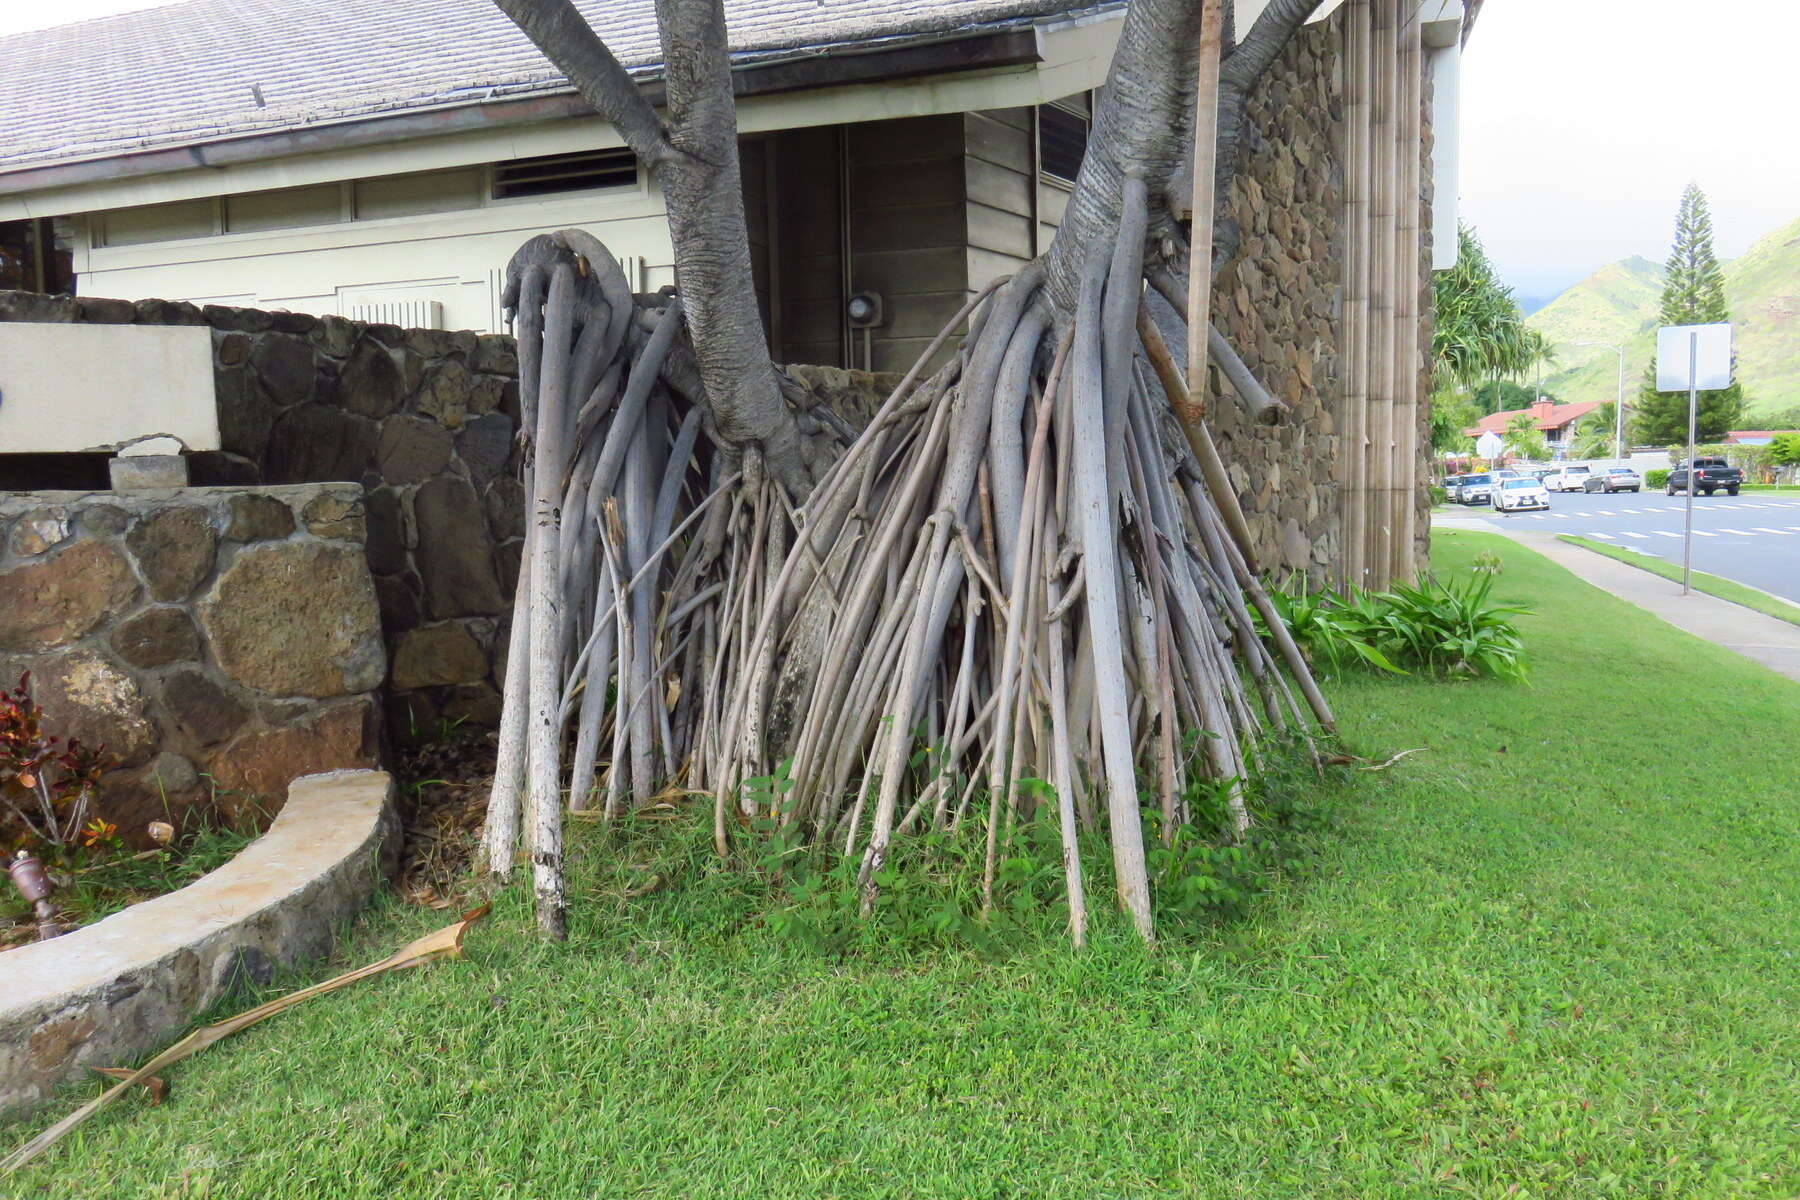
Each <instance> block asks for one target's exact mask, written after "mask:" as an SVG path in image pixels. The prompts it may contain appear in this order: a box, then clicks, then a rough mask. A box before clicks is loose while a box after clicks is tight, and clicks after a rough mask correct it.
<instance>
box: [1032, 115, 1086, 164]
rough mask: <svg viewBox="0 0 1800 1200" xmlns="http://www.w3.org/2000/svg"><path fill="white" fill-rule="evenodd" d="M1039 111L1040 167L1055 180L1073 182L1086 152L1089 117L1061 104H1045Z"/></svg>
mask: <svg viewBox="0 0 1800 1200" xmlns="http://www.w3.org/2000/svg"><path fill="white" fill-rule="evenodd" d="M1037 111H1038V166H1039V169H1040V170H1042V171H1043V173H1044V174H1046V175H1048V176H1050V177H1051V178H1052V179H1060V180H1062V181H1063V182H1065V183H1074V182H1075V176H1076V175H1077V174H1078V173H1080V171H1081V158H1082V155H1083V154H1085V153H1086V152H1087V140H1088V119H1087V117H1085V116H1084V115H1082V114H1081V113H1078V112H1076V111H1074V110H1073V109H1071V108H1068V107H1066V106H1064V105H1062V104H1046V105H1043V106H1041V107H1040V108H1039V109H1038V110H1037Z"/></svg>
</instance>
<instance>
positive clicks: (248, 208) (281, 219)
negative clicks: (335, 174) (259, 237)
mask: <svg viewBox="0 0 1800 1200" xmlns="http://www.w3.org/2000/svg"><path fill="white" fill-rule="evenodd" d="M343 219H344V194H343V190H342V189H341V188H340V187H339V186H338V185H337V184H335V183H322V184H319V185H318V186H316V187H297V188H278V189H276V190H275V191H272V192H245V193H243V194H242V195H239V196H228V197H226V198H225V229H226V232H228V233H256V232H259V231H261V230H266V229H291V228H293V227H294V226H296V225H327V224H330V223H331V222H333V221H341V220H343Z"/></svg>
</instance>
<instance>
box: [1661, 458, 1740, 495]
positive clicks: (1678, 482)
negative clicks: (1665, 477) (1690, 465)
mask: <svg viewBox="0 0 1800 1200" xmlns="http://www.w3.org/2000/svg"><path fill="white" fill-rule="evenodd" d="M1743 482H1744V473H1743V472H1742V471H1740V470H1738V469H1737V468H1736V467H1734V466H1732V465H1731V464H1730V463H1728V462H1726V461H1725V460H1724V459H1722V458H1696V459H1695V460H1694V490H1695V491H1697V492H1703V493H1705V494H1706V495H1708V496H1710V495H1712V494H1713V493H1714V492H1716V491H1718V490H1719V489H1720V488H1723V489H1725V494H1726V495H1727V496H1735V495H1737V494H1738V488H1739V487H1740V486H1741V485H1742V484H1743ZM1664 490H1665V491H1666V492H1667V494H1668V495H1671V496H1679V495H1680V494H1681V493H1683V492H1685V491H1687V490H1688V473H1687V464H1685V463H1676V464H1675V469H1674V470H1673V471H1670V472H1669V482H1668V484H1667V486H1666V487H1665V488H1664Z"/></svg>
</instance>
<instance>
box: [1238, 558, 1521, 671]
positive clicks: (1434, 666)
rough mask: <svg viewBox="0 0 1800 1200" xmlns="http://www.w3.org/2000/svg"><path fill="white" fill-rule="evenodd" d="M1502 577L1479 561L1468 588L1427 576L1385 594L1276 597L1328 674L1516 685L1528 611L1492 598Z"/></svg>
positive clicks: (1293, 592) (1297, 592) (1298, 591)
mask: <svg viewBox="0 0 1800 1200" xmlns="http://www.w3.org/2000/svg"><path fill="white" fill-rule="evenodd" d="M1497 574H1498V570H1497V569H1495V566H1490V565H1487V564H1483V563H1480V562H1478V563H1477V564H1476V566H1475V569H1474V570H1473V571H1472V573H1471V576H1470V577H1469V578H1468V579H1467V580H1465V581H1463V582H1455V581H1451V582H1445V581H1444V580H1442V579H1440V578H1438V577H1437V576H1435V575H1428V576H1426V577H1425V579H1423V580H1422V581H1421V582H1419V583H1416V584H1395V585H1394V586H1393V587H1391V588H1389V589H1387V590H1386V591H1380V592H1371V591H1364V590H1361V589H1351V590H1350V591H1349V592H1347V593H1338V592H1335V591H1332V590H1330V589H1324V590H1319V591H1306V590H1304V589H1303V588H1301V587H1295V588H1291V589H1289V590H1287V591H1281V592H1276V593H1273V594H1272V598H1273V599H1274V602H1275V605H1276V607H1277V609H1278V610H1279V611H1280V613H1281V614H1282V616H1283V618H1284V619H1285V620H1286V622H1287V624H1288V627H1289V628H1291V629H1292V630H1293V635H1294V637H1295V639H1296V640H1297V641H1298V642H1299V643H1300V645H1301V647H1302V648H1303V649H1304V650H1305V652H1306V654H1307V656H1308V658H1309V659H1310V661H1311V662H1312V663H1313V664H1314V666H1315V667H1316V668H1317V669H1318V670H1319V671H1320V672H1321V673H1322V674H1326V675H1340V674H1343V673H1344V672H1345V670H1346V669H1347V668H1350V667H1374V668H1377V669H1379V670H1382V671H1388V672H1392V673H1394V674H1405V673H1407V671H1408V670H1409V669H1410V670H1418V671H1424V672H1427V673H1433V674H1443V675H1449V676H1458V675H1461V676H1468V677H1471V678H1473V677H1490V678H1495V679H1509V680H1513V681H1515V682H1516V681H1519V680H1523V679H1524V677H1525V644H1524V638H1523V637H1522V636H1521V635H1520V633H1519V629H1518V625H1517V623H1516V622H1515V621H1514V620H1513V618H1515V617H1517V616H1520V615H1522V614H1524V613H1526V612H1528V611H1529V610H1527V609H1525V608H1523V607H1521V606H1519V605H1516V604H1498V603H1494V602H1492V601H1491V600H1490V592H1491V591H1492V589H1493V584H1494V578H1495V576H1496V575H1497Z"/></svg>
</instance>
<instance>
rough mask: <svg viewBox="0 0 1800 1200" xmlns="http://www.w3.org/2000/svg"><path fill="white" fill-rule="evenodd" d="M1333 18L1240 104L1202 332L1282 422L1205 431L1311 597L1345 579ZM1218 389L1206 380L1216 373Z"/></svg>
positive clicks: (1262, 551) (1423, 469)
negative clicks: (1216, 334)
mask: <svg viewBox="0 0 1800 1200" xmlns="http://www.w3.org/2000/svg"><path fill="white" fill-rule="evenodd" d="M1343 20H1344V18H1343V13H1342V11H1341V10H1340V12H1339V13H1338V14H1337V15H1334V16H1333V17H1331V18H1330V19H1328V20H1325V21H1321V22H1319V23H1317V24H1314V25H1308V26H1306V27H1305V28H1304V29H1303V30H1302V31H1301V32H1300V34H1299V35H1298V36H1296V37H1295V38H1294V40H1293V42H1292V43H1291V44H1289V46H1288V47H1287V48H1286V50H1285V51H1284V52H1283V54H1282V56H1281V58H1279V59H1278V60H1277V61H1276V62H1275V63H1274V64H1273V65H1272V66H1271V67H1270V69H1269V71H1268V72H1267V73H1266V74H1265V75H1264V77H1263V79H1262V81H1261V82H1260V83H1259V84H1258V86H1257V88H1256V90H1255V92H1253V93H1252V94H1251V97H1250V104H1249V108H1248V111H1247V114H1246V121H1245V125H1246V129H1245V131H1244V159H1243V162H1242V163H1241V165H1240V168H1239V172H1238V176H1237V179H1236V182H1235V185H1234V187H1233V189H1232V192H1231V194H1230V195H1229V196H1227V197H1221V200H1220V205H1221V207H1220V214H1219V215H1220V219H1221V220H1222V221H1232V222H1235V223H1236V224H1237V226H1238V228H1239V230H1240V231H1241V241H1240V242H1239V244H1238V247H1237V251H1236V253H1235V254H1233V256H1232V257H1231V258H1230V259H1229V260H1227V261H1226V262H1225V263H1224V264H1223V265H1222V266H1221V267H1220V270H1219V273H1218V275H1217V277H1216V279H1215V285H1214V286H1215V290H1214V301H1213V322H1214V324H1216V325H1217V326H1218V327H1219V330H1220V332H1221V333H1223V334H1224V335H1225V337H1226V339H1227V340H1228V341H1229V342H1230V343H1231V344H1232V346H1234V347H1235V348H1236V349H1237V351H1238V353H1239V354H1240V355H1242V356H1243V359H1244V362H1245V363H1246V364H1247V365H1248V366H1249V367H1250V370H1251V371H1252V372H1253V373H1254V374H1255V375H1256V376H1257V378H1258V379H1260V380H1261V381H1262V382H1263V384H1264V385H1265V386H1266V387H1267V388H1268V389H1269V391H1270V393H1271V394H1272V395H1274V396H1276V397H1277V398H1278V399H1281V400H1283V401H1285V402H1286V403H1287V404H1288V405H1289V406H1290V407H1291V409H1292V412H1291V414H1290V417H1289V419H1288V421H1287V422H1286V423H1285V424H1283V425H1279V426H1273V427H1270V426H1254V425H1251V424H1249V423H1248V422H1247V421H1245V420H1244V419H1243V413H1242V410H1241V409H1240V408H1239V407H1238V406H1237V404H1236V401H1235V400H1234V399H1233V398H1232V397H1231V396H1230V395H1223V396H1217V397H1216V399H1215V400H1214V405H1215V408H1214V411H1215V417H1214V421H1213V427H1214V430H1215V431H1216V435H1217V437H1218V438H1219V441H1220V453H1221V454H1222V455H1223V456H1224V458H1225V460H1226V463H1227V468H1228V470H1229V472H1230V474H1231V478H1232V480H1233V482H1234V483H1235V484H1236V485H1237V490H1238V497H1239V500H1240V501H1241V502H1242V504H1243V506H1244V511H1245V515H1246V516H1247V517H1248V518H1249V521H1250V528H1251V532H1252V534H1253V535H1254V536H1255V538H1256V541H1257V553H1258V557H1259V560H1260V561H1261V563H1262V564H1263V566H1264V567H1265V568H1266V569H1267V570H1268V572H1269V573H1270V574H1271V575H1272V576H1273V577H1274V578H1275V579H1276V580H1277V581H1278V582H1279V581H1282V580H1284V579H1285V578H1286V577H1288V576H1290V575H1292V574H1294V573H1296V572H1298V573H1301V574H1304V575H1305V576H1306V577H1307V579H1308V580H1309V582H1310V583H1311V584H1312V585H1313V586H1323V585H1325V584H1328V583H1334V582H1337V581H1338V579H1339V578H1340V576H1341V570H1340V567H1341V565H1342V544H1341V543H1342V532H1343V531H1342V525H1341V519H1342V514H1341V513H1340V511H1339V485H1340V456H1341V446H1340V441H1339V436H1338V435H1339V430H1338V420H1339V416H1340V413H1341V404H1340V401H1341V399H1342V397H1343V389H1344V376H1343V369H1342V358H1341V349H1342V347H1341V343H1340V338H1341V336H1342V331H1343V330H1342V320H1343V286H1344V252H1345V236H1344V229H1343V225H1344V220H1343V217H1344V161H1343V153H1344V136H1345V128H1344V99H1343V86H1344V80H1343V74H1344V58H1343ZM1430 86H1431V73H1430V72H1429V71H1426V72H1425V77H1424V91H1423V95H1422V99H1423V102H1424V113H1423V118H1422V135H1423V143H1424V151H1423V154H1424V161H1423V164H1422V167H1421V173H1420V179H1421V185H1422V188H1423V194H1422V196H1421V203H1422V208H1421V213H1420V242H1421V246H1420V262H1419V272H1420V274H1419V279H1420V285H1419V286H1420V292H1419V310H1418V311H1419V313H1420V314H1421V316H1420V330H1419V348H1420V358H1419V371H1420V384H1419V413H1418V417H1419V428H1420V429H1421V430H1422V431H1423V432H1422V435H1421V445H1420V457H1419V462H1420V471H1419V478H1420V479H1421V480H1429V478H1430V474H1429V463H1430V443H1431V432H1430V429H1431V414H1430V404H1429V398H1430V394H1431V331H1432V325H1433V321H1432V273H1431V200H1432V195H1431V186H1432V175H1431V92H1430ZM1215 379H1216V373H1215ZM1417 505H1418V507H1417V512H1418V514H1419V516H1418V522H1417V529H1418V544H1419V547H1420V553H1421V559H1422V558H1423V554H1424V552H1425V550H1426V549H1427V548H1428V547H1429V544H1430V507H1431V506H1430V493H1429V491H1428V490H1426V489H1425V488H1423V487H1421V488H1420V489H1419V492H1418V494H1417Z"/></svg>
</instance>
